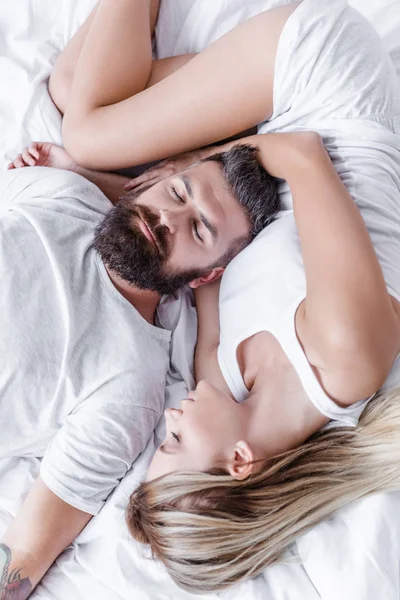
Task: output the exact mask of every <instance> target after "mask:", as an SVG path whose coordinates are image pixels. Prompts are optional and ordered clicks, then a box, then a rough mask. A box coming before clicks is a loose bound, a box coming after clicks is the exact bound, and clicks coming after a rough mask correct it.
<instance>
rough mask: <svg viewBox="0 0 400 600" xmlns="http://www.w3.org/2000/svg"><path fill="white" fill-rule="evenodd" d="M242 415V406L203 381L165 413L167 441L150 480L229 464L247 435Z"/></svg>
mask: <svg viewBox="0 0 400 600" xmlns="http://www.w3.org/2000/svg"><path fill="white" fill-rule="evenodd" d="M242 412H243V411H242V410H241V405H240V404H237V403H236V402H235V401H234V400H232V398H230V397H229V396H227V395H226V394H224V393H222V392H220V391H219V390H218V389H217V388H215V387H214V386H213V385H211V384H209V383H207V382H206V381H201V382H200V383H199V384H198V385H197V387H196V390H195V391H193V392H190V393H189V397H188V398H187V399H186V400H182V401H181V405H180V408H179V409H175V408H168V409H167V410H166V411H165V419H166V430H167V433H166V438H165V440H164V442H163V444H162V445H161V446H160V448H159V449H158V450H157V452H156V453H155V455H154V458H153V460H152V462H151V465H150V468H149V471H148V474H147V480H148V481H149V480H152V479H156V478H157V477H161V476H162V475H166V474H168V473H171V472H173V471H208V470H210V469H211V468H212V467H214V466H217V465H218V466H223V465H224V464H227V463H228V462H229V461H230V460H231V459H233V455H234V452H235V445H236V443H237V442H238V441H239V440H241V439H243V437H244V434H245V420H244V419H243V418H242V416H243V415H242Z"/></svg>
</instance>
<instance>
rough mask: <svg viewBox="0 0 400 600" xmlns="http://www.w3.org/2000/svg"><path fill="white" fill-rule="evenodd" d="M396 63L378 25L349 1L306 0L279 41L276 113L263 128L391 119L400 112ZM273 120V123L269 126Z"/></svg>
mask: <svg viewBox="0 0 400 600" xmlns="http://www.w3.org/2000/svg"><path fill="white" fill-rule="evenodd" d="M399 94H400V91H399V84H398V79H397V77H396V72H395V69H394V66H393V64H392V62H391V60H390V57H389V55H388V54H387V52H386V50H385V49H384V46H383V43H382V40H381V39H380V37H379V35H378V34H377V32H376V31H375V30H374V28H373V27H372V25H371V24H370V23H369V22H368V21H367V20H366V19H365V18H364V17H363V16H362V15H361V14H360V13H358V12H357V11H356V10H354V9H353V8H351V7H349V6H348V5H347V2H346V1H345V0H303V2H302V4H301V5H300V6H299V7H298V8H297V9H296V10H295V12H294V13H293V14H292V15H291V16H290V18H289V19H288V21H287V23H286V25H285V27H284V29H283V32H282V35H281V39H280V41H279V45H278V51H277V58H276V65H275V79H274V112H273V116H272V118H271V121H270V122H269V124H265V125H264V126H262V127H261V130H260V133H264V132H266V129H267V130H268V131H273V130H279V129H281V128H283V127H285V128H286V127H292V128H300V127H306V128H309V129H324V128H328V129H329V128H330V124H329V121H330V120H333V121H337V120H339V119H368V120H375V121H378V122H383V123H384V124H385V125H386V124H387V123H386V119H388V121H389V125H390V119H391V118H392V117H393V115H394V114H399V108H398V107H399V99H400V98H399ZM268 125H270V126H269V127H268Z"/></svg>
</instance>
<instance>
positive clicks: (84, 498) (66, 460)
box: [40, 394, 162, 515]
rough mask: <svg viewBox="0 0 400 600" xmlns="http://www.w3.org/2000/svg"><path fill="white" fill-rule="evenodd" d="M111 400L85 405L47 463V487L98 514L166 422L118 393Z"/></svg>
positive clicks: (50, 449) (44, 462) (71, 419)
mask: <svg viewBox="0 0 400 600" xmlns="http://www.w3.org/2000/svg"><path fill="white" fill-rule="evenodd" d="M131 397H132V394H131ZM111 398H112V400H110V398H108V399H104V400H103V401H100V402H99V400H98V398H96V399H95V398H93V399H91V400H87V401H85V402H84V403H83V404H81V405H80V406H79V407H78V409H76V410H75V412H74V413H72V414H71V415H70V416H69V417H68V418H67V419H66V421H65V422H64V424H63V426H62V427H61V429H60V430H59V431H58V433H57V435H56V436H55V438H54V439H53V441H52V442H51V443H50V445H49V447H48V448H47V450H46V453H45V456H44V458H43V460H42V464H41V472H40V475H41V477H42V479H43V481H44V483H45V484H46V485H47V487H48V488H49V489H50V490H51V491H52V492H54V493H55V494H56V495H57V496H58V497H59V498H61V499H62V500H64V502H66V503H68V504H70V505H71V506H73V507H75V508H77V509H78V510H82V511H84V512H87V513H89V514H92V515H95V514H97V513H98V512H99V510H100V509H101V508H102V506H103V504H104V503H105V501H106V499H107V497H108V496H109V494H110V493H111V492H112V491H113V489H114V488H115V487H116V486H117V485H118V483H119V481H120V480H121V479H122V477H123V476H124V475H125V474H126V472H127V471H128V470H129V469H130V468H131V466H132V463H133V462H134V461H135V460H136V458H137V457H138V456H139V454H140V453H141V452H142V451H143V450H144V448H145V447H146V444H147V442H148V440H149V439H150V437H151V434H152V432H153V430H154V428H155V426H156V424H157V421H158V420H159V417H160V415H159V414H158V413H157V412H156V411H154V410H153V409H151V408H148V407H146V406H141V405H140V404H137V403H135V404H133V403H132V404H129V403H127V402H126V400H125V399H124V400H123V399H120V401H119V400H118V398H116V397H115V394H113V396H111ZM143 404H144V402H143ZM161 404H162V402H161Z"/></svg>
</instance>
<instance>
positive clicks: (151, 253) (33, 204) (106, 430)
mask: <svg viewBox="0 0 400 600" xmlns="http://www.w3.org/2000/svg"><path fill="white" fill-rule="evenodd" d="M24 165H40V166H53V167H60V168H62V169H64V170H63V171H61V170H59V169H43V168H33V169H22V170H14V171H11V172H9V173H6V174H2V175H1V177H0V190H1V195H0V197H1V205H0V206H1V207H0V279H1V284H2V294H1V297H0V330H1V336H0V356H1V364H2V369H1V374H0V423H1V446H0V458H5V457H9V456H23V455H33V456H43V461H42V465H41V472H40V477H39V478H38V480H37V481H36V483H35V484H34V486H33V488H32V490H31V492H30V494H29V495H28V497H27V499H26V501H25V503H24V505H23V506H22V508H21V510H20V512H19V514H18V515H17V517H16V519H15V520H14V522H13V523H12V524H11V526H10V528H9V529H8V531H7V532H6V533H5V535H4V537H3V538H2V539H1V540H0V598H1V600H9V599H10V598H14V597H18V598H21V599H23V598H27V597H28V596H29V594H30V592H31V591H32V589H33V588H34V587H35V585H36V584H37V583H38V581H39V580H40V579H41V578H42V576H43V575H44V573H45V572H46V571H47V569H48V568H49V566H50V565H51V564H52V562H53V561H54V559H55V558H56V557H57V556H58V554H59V553H60V552H62V551H63V550H64V549H65V548H66V546H68V545H69V544H70V543H71V541H72V540H74V539H75V537H76V536H77V535H78V533H79V532H80V531H81V530H82V528H83V527H84V526H85V525H86V524H87V522H88V521H89V520H90V518H91V516H92V515H95V514H96V513H97V512H98V511H99V510H100V509H101V507H102V506H103V504H104V502H105V500H106V499H107V497H108V495H109V494H110V492H111V491H112V490H113V489H114V488H115V486H116V485H117V484H118V482H119V480H120V479H121V478H122V477H123V476H124V474H125V473H126V471H127V470H128V469H129V468H130V466H131V464H132V462H133V461H134V460H135V459H136V457H137V456H138V455H139V454H140V453H141V452H142V451H143V449H144V447H145V445H146V443H147V441H148V439H149V437H150V435H151V433H152V431H153V429H154V427H155V425H156V423H157V421H158V419H159V417H160V415H161V414H162V410H163V401H164V382H165V376H166V372H167V369H168V363H169V344H170V336H171V333H170V332H169V331H166V330H165V329H163V328H162V324H161V323H158V321H157V305H158V303H159V301H160V298H161V295H162V294H165V293H171V292H173V291H175V290H177V289H178V288H179V287H180V286H182V285H184V284H185V283H188V284H189V285H190V286H191V287H193V288H196V287H198V286H200V285H202V284H204V283H207V282H210V281H212V280H214V279H216V278H218V277H219V276H220V275H221V274H222V272H223V270H224V267H225V266H226V264H227V263H228V262H229V261H230V259H231V258H233V256H235V255H236V254H237V253H238V252H239V251H240V250H241V249H242V248H243V247H244V246H245V245H246V244H247V243H248V242H249V241H250V239H251V238H252V236H253V235H255V234H256V233H257V232H258V230H259V229H260V228H262V227H264V226H265V225H266V224H267V223H268V222H269V221H270V220H271V219H272V218H273V216H274V214H275V213H276V211H277V210H278V208H279V202H278V200H277V193H276V190H275V185H274V182H273V180H272V178H271V177H270V176H269V175H268V174H267V173H266V172H265V171H264V170H263V169H262V168H261V167H260V166H259V164H258V162H257V160H256V156H255V151H254V150H252V149H251V148H249V147H248V146H242V147H238V148H236V149H233V150H231V151H230V152H226V153H222V154H220V155H216V156H214V157H212V159H211V160H207V161H202V162H199V163H197V164H195V165H194V166H192V167H191V168H190V169H187V170H186V171H184V172H182V173H178V174H176V175H174V176H172V177H169V178H167V179H164V180H163V181H160V182H158V183H157V184H155V185H154V186H149V187H147V188H146V189H145V190H142V191H141V192H140V193H137V192H136V193H135V192H131V193H127V194H126V195H125V197H123V199H122V200H121V201H120V202H118V198H119V197H120V195H121V193H122V192H123V186H124V185H125V184H126V183H127V182H128V181H129V179H128V178H126V177H123V176H120V175H115V174H107V173H100V172H95V171H89V170H86V169H79V168H78V167H77V166H76V165H74V164H73V163H72V161H71V160H70V158H69V157H68V155H67V154H66V153H65V151H63V150H62V149H60V148H57V147H55V146H52V145H51V144H33V145H32V146H31V148H30V149H29V150H26V151H24V153H23V154H22V155H21V157H19V158H18V159H16V161H14V163H13V164H12V165H11V166H12V167H16V166H24ZM67 170H75V171H77V172H78V174H77V173H71V172H67ZM81 175H84V176H85V177H86V179H84V178H83V177H82V176H81ZM88 180H90V181H88ZM93 183H94V184H97V187H96V185H93ZM99 188H100V189H99ZM100 190H102V191H100ZM102 192H104V193H102ZM260 195H261V202H260ZM107 196H108V198H110V199H111V200H112V201H113V202H115V203H116V205H115V206H114V207H112V204H111V202H110V200H109V199H108V198H107ZM255 198H257V202H255V201H254V199H255ZM13 594H14V595H13ZM15 594H18V595H17V596H15Z"/></svg>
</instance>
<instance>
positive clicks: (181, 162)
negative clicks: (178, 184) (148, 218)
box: [124, 146, 218, 191]
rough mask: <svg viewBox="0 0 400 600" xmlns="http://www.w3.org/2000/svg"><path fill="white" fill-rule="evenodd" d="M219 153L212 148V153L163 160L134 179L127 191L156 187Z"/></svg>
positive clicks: (194, 152)
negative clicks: (164, 180) (209, 156)
mask: <svg viewBox="0 0 400 600" xmlns="http://www.w3.org/2000/svg"><path fill="white" fill-rule="evenodd" d="M215 152H218V147H214V146H213V147H212V151H211V149H210V148H206V149H202V150H193V151H192V152H185V153H184V154H179V155H178V156H174V157H173V158H168V159H166V160H162V161H161V162H159V163H157V164H156V165H154V166H153V167H150V168H149V169H147V171H145V172H144V173H142V174H141V175H139V176H138V177H135V178H134V179H131V181H129V182H128V183H127V184H126V185H125V186H124V188H125V190H127V191H128V190H136V191H140V190H141V188H143V187H146V186H149V185H154V184H155V183H158V182H159V181H161V180H162V179H166V178H167V177H171V176H172V175H175V174H176V173H181V172H182V171H185V170H186V169H188V168H189V167H190V166H191V165H193V164H194V163H196V162H198V161H199V160H201V159H203V158H205V157H206V156H208V155H210V154H214V153H215Z"/></svg>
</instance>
